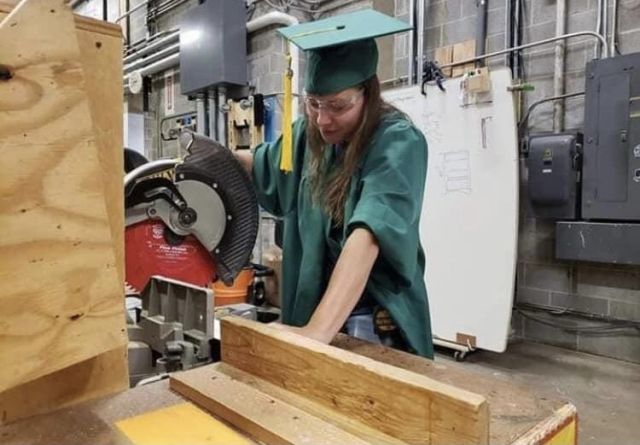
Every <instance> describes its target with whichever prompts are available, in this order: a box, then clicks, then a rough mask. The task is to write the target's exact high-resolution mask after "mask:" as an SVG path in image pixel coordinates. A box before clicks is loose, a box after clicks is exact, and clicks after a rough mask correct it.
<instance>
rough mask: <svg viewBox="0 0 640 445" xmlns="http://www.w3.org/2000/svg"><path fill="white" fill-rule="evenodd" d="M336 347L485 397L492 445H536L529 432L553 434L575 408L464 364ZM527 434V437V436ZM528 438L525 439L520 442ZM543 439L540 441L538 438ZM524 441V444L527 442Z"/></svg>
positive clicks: (365, 346)
mask: <svg viewBox="0 0 640 445" xmlns="http://www.w3.org/2000/svg"><path fill="white" fill-rule="evenodd" d="M333 344H334V345H335V346H337V347H340V348H342V349H345V350H347V351H351V352H353V353H355V354H359V355H363V356H365V357H374V358H375V359H376V360H378V361H380V362H382V363H387V364H390V365H394V366H397V367H399V368H403V369H407V370H410V371H412V372H415V373H417V374H421V375H424V376H427V377H429V378H432V379H433V380H437V381H439V382H442V383H447V384H450V385H453V386H456V387H458V388H460V389H466V390H468V391H473V392H476V393H478V394H480V395H481V396H483V397H485V399H486V400H487V402H488V403H489V406H490V407H491V413H490V414H491V428H490V440H489V443H492V444H507V443H508V444H511V443H514V442H515V441H518V442H517V443H519V445H524V444H527V445H533V444H535V443H538V442H536V441H527V439H526V437H530V436H529V435H528V434H527V433H528V432H531V433H533V432H537V433H538V434H540V433H541V432H543V433H544V432H550V431H551V430H550V429H549V425H548V422H549V420H550V419H555V423H554V425H556V424H557V423H558V419H567V418H568V417H567V416H566V415H565V414H566V413H567V412H568V411H573V412H575V407H574V406H573V405H571V404H570V403H566V402H563V401H561V400H557V399H553V398H547V397H538V396H537V395H536V394H535V393H534V392H533V391H532V390H531V389H529V388H527V387H524V386H521V385H518V384H515V383H513V382H510V381H507V380H505V378H504V377H502V378H498V377H489V376H485V375H481V374H478V373H476V372H472V371H469V370H468V369H467V368H466V366H465V364H464V363H457V362H449V361H447V362H443V361H435V362H434V361H431V360H425V359H423V358H421V357H418V356H416V355H413V354H408V353H405V352H402V351H398V350H395V349H390V348H385V347H382V346H380V345H375V344H372V343H369V342H366V341H363V340H359V339H356V338H352V337H347V336H346V335H342V334H339V335H338V336H337V337H336V339H335V341H334V342H333ZM525 434H527V436H525ZM523 436H525V438H524V439H522V440H519V439H520V438H522V437H523ZM538 439H539V437H538ZM523 440H524V441H523Z"/></svg>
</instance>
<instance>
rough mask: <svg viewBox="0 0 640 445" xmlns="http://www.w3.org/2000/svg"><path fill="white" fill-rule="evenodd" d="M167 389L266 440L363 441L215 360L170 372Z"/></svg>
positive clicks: (294, 441) (276, 442)
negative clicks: (237, 376)
mask: <svg viewBox="0 0 640 445" xmlns="http://www.w3.org/2000/svg"><path fill="white" fill-rule="evenodd" d="M170 385H171V389H173V390H174V391H177V392H178V393H180V394H181V395H183V396H185V397H186V398H188V399H189V400H191V401H193V402H195V403H196V404H198V405H200V406H202V407H204V408H205V409H207V410H209V411H211V412H212V413H214V414H215V415H216V416H217V417H220V418H222V419H224V420H226V421H227V422H229V423H231V424H232V425H234V426H235V427H236V428H238V429H239V430H241V431H244V432H245V433H247V434H249V435H250V436H251V437H254V438H255V439H257V440H259V441H261V442H264V443H268V444H290V445H297V444H336V445H339V444H365V443H367V442H365V441H364V440H362V439H360V438H358V437H356V436H354V435H352V434H349V433H347V432H345V431H343V430H342V429H340V428H338V427H336V426H334V425H332V424H331V423H328V422H325V421H323V420H321V419H319V418H317V417H314V416H312V415H311V414H308V413H307V412H305V411H303V410H302V409H300V408H298V407H296V406H294V405H290V404H288V403H286V402H284V401H282V400H280V399H277V398H275V397H272V396H271V395H269V394H266V393H263V392H261V391H260V390H258V389H256V388H254V387H251V386H249V385H246V384H244V383H242V382H241V381H238V380H236V379H235V378H232V377H230V376H228V375H227V374H225V373H223V372H220V371H219V368H218V364H214V365H210V366H204V367H201V368H196V369H193V370H190V371H186V372H180V373H177V374H174V375H173V376H172V377H171V380H170Z"/></svg>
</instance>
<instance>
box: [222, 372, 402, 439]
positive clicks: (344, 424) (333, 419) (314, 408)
mask: <svg viewBox="0 0 640 445" xmlns="http://www.w3.org/2000/svg"><path fill="white" fill-rule="evenodd" d="M216 370H217V371H218V372H220V373H222V374H224V375H226V376H228V377H229V378H231V379H233V380H235V381H237V382H241V383H243V384H245V385H247V386H250V387H252V388H255V389H257V390H258V391H260V392H262V393H264V394H267V395H269V396H271V397H274V398H276V399H278V400H281V401H283V402H285V403H288V404H289V405H292V406H295V407H297V408H300V409H302V410H303V411H305V412H307V413H309V414H311V415H312V416H314V417H317V418H319V419H322V420H324V421H325V422H329V423H331V424H332V425H335V426H337V427H338V428H340V429H342V430H344V431H346V432H348V433H351V434H353V435H354V436H356V437H359V438H360V439H362V440H364V441H366V442H369V443H378V444H383V443H384V444H398V445H399V444H404V443H405V442H403V441H401V440H399V439H396V438H395V437H391V436H389V435H387V434H384V433H382V432H380V431H378V430H377V429H375V428H371V427H370V426H368V425H365V424H363V423H361V422H358V421H357V420H355V419H354V418H353V417H350V416H345V415H344V414H341V413H338V412H336V411H334V410H332V409H331V408H329V407H327V406H325V405H321V404H319V403H316V402H314V401H312V400H309V399H307V398H305V397H303V396H301V395H298V394H295V393H293V392H291V391H287V390H286V389H283V388H281V387H279V386H277V385H274V384H272V383H269V382H267V381H266V380H264V379H260V378H258V377H256V376H254V375H251V374H249V373H247V372H244V371H241V370H239V369H237V368H234V367H233V366H230V365H228V364H226V363H224V362H220V363H218V364H217V365H216Z"/></svg>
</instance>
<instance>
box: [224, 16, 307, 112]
mask: <svg viewBox="0 0 640 445" xmlns="http://www.w3.org/2000/svg"><path fill="white" fill-rule="evenodd" d="M298 23H299V22H298V19H297V18H296V17H294V16H292V15H289V14H285V13H284V12H280V11H272V12H270V13H268V14H265V15H263V16H260V17H258V18H256V19H253V20H251V21H249V22H248V23H247V33H249V34H251V33H252V32H255V31H257V30H259V29H261V28H265V27H267V26H271V25H297V24H298ZM289 48H290V50H291V68H292V69H293V78H292V79H291V84H292V85H293V103H292V104H291V109H292V110H293V114H292V116H291V117H292V119H293V120H294V121H295V120H296V119H297V117H298V108H299V107H298V97H299V96H300V80H299V79H300V76H299V73H298V71H300V50H299V49H298V47H297V46H296V45H293V44H291V45H289ZM225 105H226V103H219V104H218V107H222V106H225Z"/></svg>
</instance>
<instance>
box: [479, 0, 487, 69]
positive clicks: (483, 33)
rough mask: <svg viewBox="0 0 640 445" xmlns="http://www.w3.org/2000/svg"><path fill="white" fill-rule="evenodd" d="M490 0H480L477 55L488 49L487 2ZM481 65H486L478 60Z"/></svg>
mask: <svg viewBox="0 0 640 445" xmlns="http://www.w3.org/2000/svg"><path fill="white" fill-rule="evenodd" d="M488 1H489V0H478V2H477V4H476V7H477V12H476V14H477V16H476V56H481V55H482V54H484V53H485V52H486V51H487V3H488ZM477 64H478V65H479V66H482V65H484V62H483V61H482V60H478V63H477Z"/></svg>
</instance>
